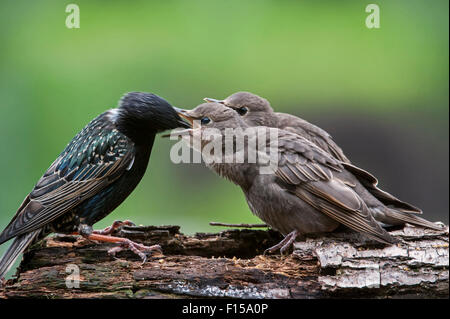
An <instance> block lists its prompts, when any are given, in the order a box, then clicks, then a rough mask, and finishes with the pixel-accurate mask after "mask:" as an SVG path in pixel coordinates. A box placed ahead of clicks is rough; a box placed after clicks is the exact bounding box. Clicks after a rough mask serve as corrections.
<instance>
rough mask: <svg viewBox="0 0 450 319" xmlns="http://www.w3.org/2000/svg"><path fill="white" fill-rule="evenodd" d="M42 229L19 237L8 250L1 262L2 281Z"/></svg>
mask: <svg viewBox="0 0 450 319" xmlns="http://www.w3.org/2000/svg"><path fill="white" fill-rule="evenodd" d="M40 232H41V230H40V229H38V230H35V231H32V232H29V233H26V234H23V235H20V236H17V237H16V238H15V239H14V241H13V242H12V244H11V246H9V248H8V249H7V250H6V252H5V253H4V254H3V256H2V258H1V260H0V279H1V278H3V277H4V276H5V275H6V273H7V272H8V270H9V269H10V268H11V266H12V265H13V264H14V262H15V261H16V259H17V258H18V257H19V255H20V254H21V253H23V252H24V251H25V249H27V248H28V247H29V246H30V245H31V244H32V243H33V241H34V240H35V239H36V238H37V237H38V235H39V233H40Z"/></svg>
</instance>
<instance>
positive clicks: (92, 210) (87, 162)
mask: <svg viewBox="0 0 450 319" xmlns="http://www.w3.org/2000/svg"><path fill="white" fill-rule="evenodd" d="M176 127H189V125H188V124H187V123H186V122H185V121H183V120H182V119H180V117H179V116H178V115H177V113H176V112H175V110H174V109H173V108H172V106H171V105H170V104H169V103H168V102H167V101H165V100H164V99H162V98H161V97H159V96H157V95H154V94H150V93H142V92H131V93H128V94H126V95H124V96H123V97H122V99H121V100H120V101H119V106H118V108H114V109H110V110H108V111H106V112H104V113H102V114H100V115H99V116H97V117H96V118H95V119H93V120H92V121H91V122H90V123H89V124H88V125H87V126H86V127H85V128H84V129H83V130H82V131H81V132H80V133H78V134H77V135H76V136H75V137H74V138H73V139H72V141H70V143H69V144H68V145H67V147H66V148H65V149H64V151H63V152H62V153H61V154H60V155H59V157H58V158H57V159H56V160H55V161H54V162H53V164H52V165H51V166H50V168H49V169H48V170H47V171H46V172H45V173H44V175H43V176H42V177H41V179H40V180H39V181H38V182H37V184H36V186H35V187H34V188H33V190H32V191H31V193H30V194H29V195H28V196H27V197H26V198H25V200H24V201H23V203H22V205H20V207H19V209H18V210H17V213H16V214H15V216H14V217H13V219H12V220H11V222H10V223H9V224H8V226H6V228H5V229H4V230H3V232H2V233H1V234H0V244H2V243H4V242H6V241H7V240H9V239H12V238H15V239H14V241H13V243H12V244H11V246H10V247H9V248H8V250H7V251H6V253H5V254H4V255H3V257H2V259H1V260H0V278H3V276H4V275H5V273H6V272H7V271H8V270H9V268H10V267H11V266H12V264H13V263H14V261H15V260H16V258H17V257H18V256H19V255H20V254H21V253H22V252H24V251H25V249H26V248H27V247H29V246H30V244H32V243H33V242H35V241H37V240H39V239H42V238H43V237H45V236H46V235H48V234H50V233H53V232H55V233H78V234H80V235H82V236H84V237H86V238H89V239H91V240H96V241H107V242H117V243H120V246H118V247H115V248H113V249H112V250H110V253H111V254H115V253H116V252H117V251H119V250H121V249H123V248H125V247H127V248H129V249H131V250H132V251H134V252H135V253H137V254H138V255H139V256H140V257H141V258H143V259H144V260H145V256H146V255H145V254H146V253H149V252H152V251H155V250H160V247H159V246H158V245H154V246H150V247H146V246H144V245H141V244H137V243H134V242H132V241H130V240H128V239H124V238H119V237H112V236H108V235H109V234H110V233H111V232H112V230H113V229H114V228H116V227H118V226H120V225H121V224H123V223H122V222H115V223H114V224H113V226H112V227H110V228H107V229H105V231H93V230H92V225H93V224H94V223H96V222H98V221H99V220H101V219H102V218H104V217H105V216H106V215H108V214H109V213H110V212H112V211H113V210H114V209H115V208H116V207H117V206H119V205H120V204H121V203H122V202H123V201H124V200H125V199H126V198H127V197H128V195H129V194H130V193H131V192H132V191H133V190H134V188H135V187H136V186H137V185H138V183H139V181H140V180H141V178H142V177H143V175H144V173H145V170H146V168H147V164H148V161H149V158H150V153H151V150H152V146H153V142H154V139H155V135H156V134H157V133H159V132H162V131H164V130H168V129H173V128H176ZM124 223H125V224H129V222H128V221H127V222H124Z"/></svg>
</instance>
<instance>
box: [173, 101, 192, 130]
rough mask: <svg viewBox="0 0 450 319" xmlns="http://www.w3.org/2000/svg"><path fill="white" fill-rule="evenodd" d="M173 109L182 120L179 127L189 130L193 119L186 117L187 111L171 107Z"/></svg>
mask: <svg viewBox="0 0 450 319" xmlns="http://www.w3.org/2000/svg"><path fill="white" fill-rule="evenodd" d="M173 109H174V110H175V112H177V114H178V115H179V116H180V117H181V118H182V120H181V121H180V125H181V126H182V127H185V128H191V127H192V122H193V119H192V118H190V117H189V116H187V110H184V109H180V108H178V107H175V106H173Z"/></svg>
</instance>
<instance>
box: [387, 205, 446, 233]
mask: <svg viewBox="0 0 450 319" xmlns="http://www.w3.org/2000/svg"><path fill="white" fill-rule="evenodd" d="M384 218H385V219H386V221H385V222H386V224H389V225H403V224H405V223H409V224H412V225H414V226H421V227H425V228H431V229H434V230H442V226H439V225H437V224H435V223H433V222H430V221H428V220H426V219H424V218H421V217H419V216H417V215H416V214H410V213H406V212H401V211H398V210H395V209H390V208H388V209H385V210H384ZM383 222H384V221H383Z"/></svg>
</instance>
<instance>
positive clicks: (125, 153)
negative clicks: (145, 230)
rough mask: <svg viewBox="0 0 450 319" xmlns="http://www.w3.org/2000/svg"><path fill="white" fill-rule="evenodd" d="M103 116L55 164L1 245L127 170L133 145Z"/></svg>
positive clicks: (59, 213)
mask: <svg viewBox="0 0 450 319" xmlns="http://www.w3.org/2000/svg"><path fill="white" fill-rule="evenodd" d="M103 116H104V114H102V115H100V116H99V117H97V118H96V119H94V120H93V121H92V122H91V123H90V124H88V125H87V126H86V127H85V128H84V129H83V130H82V131H81V132H80V133H79V134H78V135H77V136H76V137H75V138H74V139H73V140H72V141H71V143H69V145H68V146H67V147H66V148H65V150H64V151H63V152H62V153H61V154H60V156H59V157H58V158H57V159H56V160H55V161H54V162H53V164H52V165H51V166H50V168H49V169H48V170H47V171H46V172H45V174H44V175H43V176H42V178H41V179H40V180H39V181H38V182H37V184H36V186H35V187H34V189H33V190H32V192H31V193H30V194H29V195H28V196H27V198H26V199H25V201H24V203H23V204H22V205H21V207H20V208H19V210H18V212H17V213H16V215H15V216H14V218H13V220H12V221H11V222H10V223H9V225H8V226H7V227H6V228H5V230H4V231H3V232H2V233H1V234H0V243H2V242H4V241H6V240H8V239H10V238H12V237H15V236H18V235H21V234H24V233H26V232H30V231H33V230H36V229H38V228H41V227H43V226H45V225H46V224H48V223H50V222H52V221H54V220H55V219H57V218H58V217H60V216H62V215H63V214H64V213H66V212H68V211H70V210H72V209H73V208H75V207H76V206H77V205H79V204H80V203H81V202H83V201H84V200H86V199H88V198H90V197H92V196H94V195H95V194H98V193H99V192H100V191H101V190H102V189H104V188H105V187H107V186H108V185H110V184H111V183H112V182H114V181H115V180H116V179H117V178H119V177H120V176H121V175H122V173H123V172H124V171H126V169H127V167H128V166H129V164H130V163H131V162H132V161H133V159H134V154H135V148H134V143H133V142H132V141H131V140H130V139H128V138H127V137H126V136H125V135H123V134H122V133H120V132H119V131H117V130H116V129H114V128H113V127H111V123H109V122H106V121H104V118H103Z"/></svg>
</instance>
